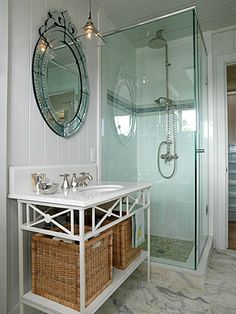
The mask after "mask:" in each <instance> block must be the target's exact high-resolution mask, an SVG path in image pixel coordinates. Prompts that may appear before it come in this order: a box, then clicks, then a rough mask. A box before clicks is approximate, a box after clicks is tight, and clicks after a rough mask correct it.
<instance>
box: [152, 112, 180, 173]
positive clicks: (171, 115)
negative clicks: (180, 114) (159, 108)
mask: <svg viewBox="0 0 236 314" xmlns="http://www.w3.org/2000/svg"><path fill="white" fill-rule="evenodd" d="M176 133H177V117H176V114H175V112H174V108H172V109H170V108H169V106H168V108H167V136H166V140H165V141H162V142H161V143H160V145H159V147H158V151H157V168H158V171H159V173H160V175H161V176H162V177H163V178H165V179H170V178H172V177H173V176H174V175H175V173H176V167H177V165H176V162H177V161H176V159H177V158H178V156H177V154H176ZM164 145H165V146H166V156H171V159H170V160H168V159H165V157H164V158H163V159H165V161H166V162H167V161H168V162H170V161H171V160H172V159H173V161H174V165H173V170H172V172H171V174H170V175H165V174H164V173H163V171H162V169H161V165H160V160H161V158H162V157H161V149H162V147H163V146H164ZM171 145H173V148H174V149H173V153H174V154H173V155H172V154H171V152H170V146H171Z"/></svg>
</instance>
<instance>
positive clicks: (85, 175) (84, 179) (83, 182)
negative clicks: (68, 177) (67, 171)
mask: <svg viewBox="0 0 236 314" xmlns="http://www.w3.org/2000/svg"><path fill="white" fill-rule="evenodd" d="M91 180H93V176H92V175H91V174H90V173H89V172H81V173H80V176H79V177H77V178H76V179H75V182H76V186H82V187H83V186H87V185H88V181H91Z"/></svg>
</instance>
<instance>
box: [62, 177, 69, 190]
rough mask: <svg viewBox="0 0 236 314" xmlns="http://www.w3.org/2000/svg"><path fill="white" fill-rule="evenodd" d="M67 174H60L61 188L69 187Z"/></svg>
mask: <svg viewBox="0 0 236 314" xmlns="http://www.w3.org/2000/svg"><path fill="white" fill-rule="evenodd" d="M69 176H70V175H69V174H68V173H64V174H60V177H63V182H62V186H61V188H62V189H69V187H70V183H69V181H68V177H69Z"/></svg>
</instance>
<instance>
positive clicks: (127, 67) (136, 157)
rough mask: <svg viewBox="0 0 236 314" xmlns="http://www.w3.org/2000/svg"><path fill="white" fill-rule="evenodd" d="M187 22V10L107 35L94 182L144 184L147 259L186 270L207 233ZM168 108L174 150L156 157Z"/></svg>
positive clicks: (197, 68) (201, 119) (202, 120)
mask: <svg viewBox="0 0 236 314" xmlns="http://www.w3.org/2000/svg"><path fill="white" fill-rule="evenodd" d="M194 25H197V23H196V21H195V12H194V10H188V11H184V12H181V13H179V14H173V15H171V16H169V17H165V18H160V19H157V20H153V21H150V22H147V23H144V24H142V25H137V26H134V27H130V28H127V29H125V30H122V31H120V32H116V33H111V34H110V35H107V36H106V41H107V44H106V45H105V46H103V47H102V65H101V69H102V82H101V87H102V98H101V106H102V108H101V118H102V120H101V153H102V155H101V166H102V172H101V173H102V179H103V180H109V181H146V182H151V183H152V188H151V255H152V261H154V262H160V263H165V264H170V265H175V266H180V267H186V268H190V269H194V268H196V266H197V263H198V259H197V257H198V256H200V255H201V254H200V253H199V252H200V251H201V250H202V247H203V243H204V239H203V238H204V235H206V234H207V229H206V228H207V226H206V221H205V218H206V215H205V214H203V208H205V203H206V199H207V193H206V192H205V186H206V178H205V177H204V176H205V174H206V167H207V165H206V158H207V157H206V156H207V153H206V152H205V153H204V154H198V153H197V154H196V147H197V148H202V147H203V146H201V145H203V144H205V141H206V133H205V128H206V122H207V121H206V119H207V115H206V112H205V109H206V108H205V107H204V101H205V96H206V95H205V89H204V86H205V85H204V84H205V78H204V75H203V72H205V70H206V66H205V65H204V64H205V63H204V61H203V60H205V61H206V58H205V55H204V54H203V48H202V43H201V37H200V36H197V35H196V34H199V33H197V32H196V30H197V31H198V28H197V27H196V26H195V28H196V30H195V32H194ZM157 40H158V42H157ZM150 43H152V44H150ZM196 47H198V48H196ZM167 48H168V51H167ZM200 48H201V49H200ZM200 52H201V53H202V57H201V61H199V60H198V58H199V53H200ZM166 60H168V62H166ZM167 63H168V65H167ZM167 67H168V71H167ZM203 78H204V80H203ZM202 80H203V81H204V82H199V81H202ZM203 100H204V101H203ZM170 104H171V106H170ZM168 108H169V109H170V110H171V114H172V113H173V112H174V114H175V121H174V124H175V127H174V129H175V132H176V135H175V136H174V138H176V142H175V145H176V147H175V150H168V149H169V148H168V147H167V145H166V144H165V145H163V146H162V150H163V151H161V152H160V154H158V147H160V144H161V143H163V142H167V141H168V140H169V137H168V133H170V132H168V129H169V130H170V128H168ZM170 116H171V115H169V117H170ZM196 121H197V123H196ZM169 122H170V121H169ZM200 130H201V131H200ZM202 130H203V131H202ZM197 141H198V143H197ZM202 141H204V143H202ZM168 145H169V144H168ZM170 146H171V144H170ZM204 147H205V149H207V148H206V145H205V146H204ZM174 152H175V153H176V157H177V158H176V159H175V160H174V158H173V157H174V155H175V153H174ZM169 153H170V154H169ZM166 154H167V155H166ZM168 154H169V155H168ZM158 157H160V162H159V165H158ZM174 161H175V165H176V169H175V171H173V165H174ZM159 168H161V171H159ZM160 172H162V173H163V174H164V177H163V176H162V175H161V173H160ZM172 172H174V174H173V175H172ZM200 203H201V204H202V206H200V205H199V204H200ZM144 248H145V245H144Z"/></svg>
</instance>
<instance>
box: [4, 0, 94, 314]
mask: <svg viewBox="0 0 236 314" xmlns="http://www.w3.org/2000/svg"><path fill="white" fill-rule="evenodd" d="M9 3H10V23H9V25H10V28H9V32H10V37H9V43H10V46H9V47H10V48H9V64H10V72H9V113H10V116H9V165H14V166H16V165H36V164H38V165H44V164H46V165H56V164H77V163H89V147H91V145H92V146H96V138H97V136H96V123H97V118H96V116H97V99H96V95H97V83H96V80H97V59H96V49H95V50H94V51H92V52H89V50H88V49H86V51H85V54H86V57H87V62H88V71H89V73H88V74H89V79H90V97H91V98H90V104H89V110H88V114H87V118H86V121H85V124H84V125H83V126H82V127H81V129H80V130H79V132H78V133H77V134H75V135H74V136H72V137H71V138H68V139H63V138H61V137H59V136H57V135H56V134H55V133H54V132H52V131H51V130H50V129H49V127H48V126H47V125H46V123H45V122H44V120H43V118H42V116H41V114H40V112H39V110H38V107H37V104H36V101H35V97H34V93H33V88H32V74H31V63H32V56H33V50H34V47H35V44H36V42H37V40H38V37H39V35H38V29H39V27H40V26H41V25H42V23H44V21H45V19H46V18H47V12H48V11H49V10H57V9H60V10H64V9H68V11H69V14H70V16H71V18H72V22H73V23H74V24H75V26H76V27H77V28H78V29H79V28H81V27H82V26H83V25H84V23H85V22H86V20H87V17H88V2H87V0H20V1H16V0H10V1H9ZM93 15H94V18H95V19H96V11H95V10H93ZM80 30H81V29H80ZM58 179H59V182H61V178H58ZM8 211H9V212H10V213H11V215H9V217H8V219H9V226H10V227H9V229H8V241H9V243H10V252H9V263H8V264H9V279H8V282H9V290H8V295H9V301H8V310H9V311H11V310H12V309H13V308H14V307H15V306H17V303H18V250H17V210H16V202H15V201H12V202H9V208H8ZM0 312H1V310H0ZM32 313H33V312H32Z"/></svg>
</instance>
